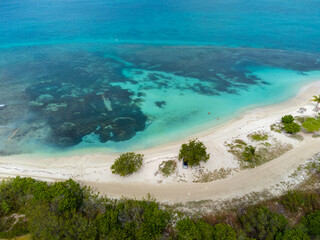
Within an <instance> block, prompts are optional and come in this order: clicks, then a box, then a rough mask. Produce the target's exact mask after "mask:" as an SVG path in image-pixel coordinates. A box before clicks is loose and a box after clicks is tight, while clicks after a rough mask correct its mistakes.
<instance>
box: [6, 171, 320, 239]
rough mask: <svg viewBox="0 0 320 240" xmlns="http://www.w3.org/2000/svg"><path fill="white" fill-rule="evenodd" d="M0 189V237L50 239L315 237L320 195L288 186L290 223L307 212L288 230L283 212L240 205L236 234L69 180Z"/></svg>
mask: <svg viewBox="0 0 320 240" xmlns="http://www.w3.org/2000/svg"><path fill="white" fill-rule="evenodd" d="M0 193H1V195H0V199H1V202H0V206H1V209H2V210H1V214H2V215H1V216H0V238H13V237H16V236H20V235H25V234H26V233H30V236H32V238H33V239H49V240H50V239H89V240H90V239H116V240H117V239H119V240H120V239H141V240H142V239H215V240H222V239H228V240H235V239H239V240H249V239H268V240H269V239H276V240H289V239H290V240H291V239H292V240H295V239H297V240H298V239H302V240H308V239H310V238H309V236H308V234H309V235H311V236H312V237H315V238H317V236H320V211H315V212H312V211H314V210H315V209H318V208H319V200H320V199H319V196H318V195H317V194H315V193H304V192H299V191H290V192H288V193H287V194H286V195H284V196H283V197H281V198H280V199H279V200H278V201H279V202H280V203H282V204H283V205H284V207H285V208H286V209H287V210H289V211H290V212H297V214H295V215H297V217H293V218H294V219H291V220H292V221H291V223H292V222H297V219H298V218H300V217H301V215H302V217H303V214H304V213H306V212H310V213H311V214H308V215H307V216H305V217H303V218H302V220H301V223H299V224H298V225H297V226H293V228H290V229H289V228H288V221H287V219H286V218H285V217H284V216H283V215H280V214H277V213H274V212H272V211H270V210H269V209H268V208H266V207H250V208H247V209H243V210H244V213H243V214H241V215H239V222H240V225H238V224H237V222H233V223H234V224H237V226H238V227H237V233H238V238H236V237H237V236H236V233H235V230H234V229H233V228H232V227H231V226H229V225H227V224H225V223H219V224H216V225H215V226H214V227H212V226H211V225H210V224H208V223H206V222H204V221H202V220H194V219H190V218H184V219H182V220H180V221H178V222H177V223H176V225H175V224H174V222H175V221H176V217H173V216H176V215H173V214H172V213H171V212H169V211H168V210H164V209H161V207H160V206H159V204H158V203H156V202H155V201H154V200H153V199H151V198H150V197H149V198H147V199H144V200H142V201H136V200H128V199H121V200H110V199H107V198H101V197H98V196H97V195H94V194H92V193H91V192H90V189H87V188H85V187H81V186H80V185H79V184H78V183H76V182H74V181H72V180H67V181H65V182H56V183H53V184H47V183H45V182H40V181H36V180H33V179H30V178H19V177H18V178H15V179H10V180H6V181H3V182H2V183H1V184H0ZM280 209H282V208H280ZM281 211H283V209H282V210H281ZM285 212H286V211H285ZM178 216H179V215H178ZM289 216H291V218H292V216H293V215H292V214H289ZM230 219H232V218H229V219H228V222H229V221H230ZM231 221H232V220H231ZM210 222H211V221H210ZM219 222H220V220H219Z"/></svg>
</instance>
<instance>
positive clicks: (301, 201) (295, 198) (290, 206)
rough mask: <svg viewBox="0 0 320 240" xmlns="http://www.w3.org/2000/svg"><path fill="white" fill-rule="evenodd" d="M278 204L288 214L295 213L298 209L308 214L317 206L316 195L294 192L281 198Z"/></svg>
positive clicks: (289, 192)
mask: <svg viewBox="0 0 320 240" xmlns="http://www.w3.org/2000/svg"><path fill="white" fill-rule="evenodd" d="M280 203H281V204H282V205H283V206H284V207H285V208H286V209H287V210H289V211H290V212H297V211H298V210H299V209H300V208H303V209H304V210H305V211H306V212H310V211H312V210H313V209H315V206H316V205H317V195H315V194H308V193H303V192H301V191H296V190H293V191H288V192H287V193H286V194H285V195H283V196H282V197H281V200H280Z"/></svg>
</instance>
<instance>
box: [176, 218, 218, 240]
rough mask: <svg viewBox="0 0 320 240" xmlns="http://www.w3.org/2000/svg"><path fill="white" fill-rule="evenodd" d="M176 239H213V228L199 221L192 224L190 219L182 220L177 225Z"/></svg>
mask: <svg viewBox="0 0 320 240" xmlns="http://www.w3.org/2000/svg"><path fill="white" fill-rule="evenodd" d="M177 230H178V237H177V239H183V240H194V239H204V240H209V239H212V238H213V228H212V226H211V225H209V224H208V223H205V222H203V221H201V220H199V221H197V222H194V221H192V220H191V219H190V218H184V219H182V220H180V221H179V222H178V223H177Z"/></svg>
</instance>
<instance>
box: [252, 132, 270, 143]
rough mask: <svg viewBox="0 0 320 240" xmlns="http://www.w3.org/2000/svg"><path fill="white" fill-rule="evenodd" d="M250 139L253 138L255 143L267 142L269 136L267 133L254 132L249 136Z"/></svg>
mask: <svg viewBox="0 0 320 240" xmlns="http://www.w3.org/2000/svg"><path fill="white" fill-rule="evenodd" d="M248 137H249V138H251V139H252V140H253V141H258V142H259V141H267V140H268V138H269V136H268V134H267V133H262V132H254V133H251V134H249V135H248Z"/></svg>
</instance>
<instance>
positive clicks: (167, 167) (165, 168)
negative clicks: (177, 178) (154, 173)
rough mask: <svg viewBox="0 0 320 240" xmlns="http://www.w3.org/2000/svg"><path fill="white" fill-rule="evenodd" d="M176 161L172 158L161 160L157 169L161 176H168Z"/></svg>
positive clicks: (175, 165)
mask: <svg viewBox="0 0 320 240" xmlns="http://www.w3.org/2000/svg"><path fill="white" fill-rule="evenodd" d="M176 168H177V163H176V161H174V160H168V161H163V162H162V163H161V164H160V166H159V171H160V172H161V173H162V175H163V176H165V177H168V176H170V175H171V174H173V173H174V172H175V171H176Z"/></svg>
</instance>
